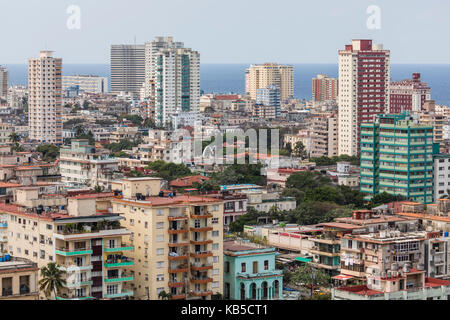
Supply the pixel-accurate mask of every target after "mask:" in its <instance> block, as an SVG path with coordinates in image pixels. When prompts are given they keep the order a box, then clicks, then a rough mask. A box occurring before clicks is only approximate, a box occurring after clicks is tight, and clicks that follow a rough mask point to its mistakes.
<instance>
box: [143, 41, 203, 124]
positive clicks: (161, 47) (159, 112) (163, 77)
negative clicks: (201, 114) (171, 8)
mask: <svg viewBox="0 0 450 320" xmlns="http://www.w3.org/2000/svg"><path fill="white" fill-rule="evenodd" d="M144 92H145V94H146V95H150V94H151V93H153V94H154V97H153V103H154V112H155V121H156V123H157V124H158V125H168V124H172V126H173V125H174V122H175V123H180V122H183V120H185V119H188V122H191V119H189V118H186V114H187V113H190V114H191V117H192V114H194V115H195V114H196V113H198V111H199V108H200V54H199V53H198V52H197V51H194V50H192V49H189V48H184V47H183V43H181V42H173V38H172V37H167V38H162V37H157V38H155V40H154V41H153V42H151V43H147V44H146V83H145V90H144Z"/></svg>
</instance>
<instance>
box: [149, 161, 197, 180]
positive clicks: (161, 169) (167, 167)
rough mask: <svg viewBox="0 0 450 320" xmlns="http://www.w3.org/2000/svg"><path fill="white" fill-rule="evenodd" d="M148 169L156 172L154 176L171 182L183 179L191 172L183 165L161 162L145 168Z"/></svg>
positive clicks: (155, 162)
mask: <svg viewBox="0 0 450 320" xmlns="http://www.w3.org/2000/svg"><path fill="white" fill-rule="evenodd" d="M147 168H148V169H150V170H153V171H156V174H154V176H157V177H161V178H163V179H165V180H168V181H171V180H174V179H177V178H181V177H185V176H188V175H190V174H191V170H189V168H188V167H186V165H184V164H176V163H173V162H169V163H168V162H164V161H162V160H158V161H154V162H152V163H150V164H149V165H148V166H147Z"/></svg>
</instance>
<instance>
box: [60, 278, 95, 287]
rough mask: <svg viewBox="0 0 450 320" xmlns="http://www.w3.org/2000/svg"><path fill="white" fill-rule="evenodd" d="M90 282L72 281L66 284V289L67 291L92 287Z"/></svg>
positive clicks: (84, 280) (85, 280)
mask: <svg viewBox="0 0 450 320" xmlns="http://www.w3.org/2000/svg"><path fill="white" fill-rule="evenodd" d="M92 283H93V282H92V280H87V279H82V280H74V281H71V282H67V283H66V285H65V286H66V287H67V288H69V289H75V288H79V287H84V286H92Z"/></svg>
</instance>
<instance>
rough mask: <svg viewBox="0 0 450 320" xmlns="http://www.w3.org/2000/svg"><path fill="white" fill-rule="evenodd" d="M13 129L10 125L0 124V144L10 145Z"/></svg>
mask: <svg viewBox="0 0 450 320" xmlns="http://www.w3.org/2000/svg"><path fill="white" fill-rule="evenodd" d="M14 129H15V128H14V126H13V125H12V124H9V123H2V122H0V144H8V143H11V140H10V135H11V133H13V132H15V131H14Z"/></svg>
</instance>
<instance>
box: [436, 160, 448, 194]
mask: <svg viewBox="0 0 450 320" xmlns="http://www.w3.org/2000/svg"><path fill="white" fill-rule="evenodd" d="M433 165H434V171H433V172H434V201H436V200H438V199H440V198H442V197H443V196H446V195H447V190H450V155H448V154H440V155H437V156H435V157H434V164H433Z"/></svg>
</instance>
